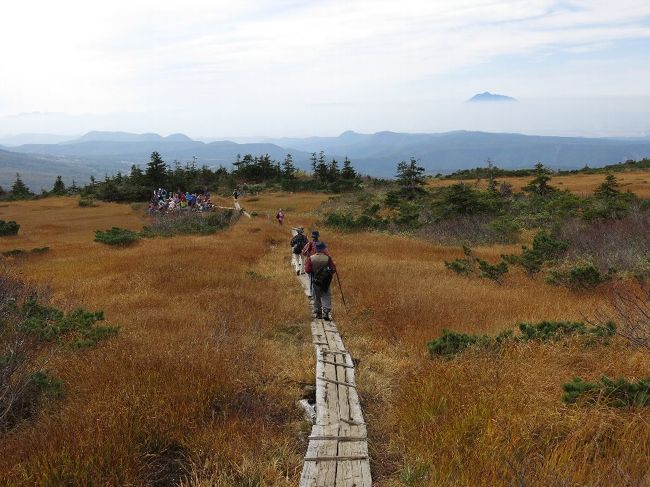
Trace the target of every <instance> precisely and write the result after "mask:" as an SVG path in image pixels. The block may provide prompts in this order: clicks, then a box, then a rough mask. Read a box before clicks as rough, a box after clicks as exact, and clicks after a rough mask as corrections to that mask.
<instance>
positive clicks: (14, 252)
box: [2, 249, 27, 257]
mask: <svg viewBox="0 0 650 487" xmlns="http://www.w3.org/2000/svg"><path fill="white" fill-rule="evenodd" d="M26 254H27V251H26V250H23V249H11V250H5V251H4V252H2V255H3V256H5V257H22V256H23V255H26Z"/></svg>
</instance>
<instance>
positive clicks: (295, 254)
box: [289, 227, 307, 276]
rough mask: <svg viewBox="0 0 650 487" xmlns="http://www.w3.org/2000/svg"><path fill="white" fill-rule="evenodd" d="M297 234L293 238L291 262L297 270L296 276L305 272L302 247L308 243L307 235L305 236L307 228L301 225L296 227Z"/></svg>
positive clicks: (290, 243)
mask: <svg viewBox="0 0 650 487" xmlns="http://www.w3.org/2000/svg"><path fill="white" fill-rule="evenodd" d="M296 232H297V233H296V235H295V237H293V238H292V239H291V242H289V245H291V264H292V265H293V268H294V269H295V271H296V276H299V275H300V274H304V273H305V271H304V270H303V258H302V249H303V248H305V245H307V237H305V230H304V229H303V228H302V227H300V228H296Z"/></svg>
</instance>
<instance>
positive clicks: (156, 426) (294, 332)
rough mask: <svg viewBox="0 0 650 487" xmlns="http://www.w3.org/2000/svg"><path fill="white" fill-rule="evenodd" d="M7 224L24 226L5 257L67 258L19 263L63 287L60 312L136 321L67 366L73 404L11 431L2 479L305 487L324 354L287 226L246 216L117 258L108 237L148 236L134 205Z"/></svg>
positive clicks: (68, 203)
mask: <svg viewBox="0 0 650 487" xmlns="http://www.w3.org/2000/svg"><path fill="white" fill-rule="evenodd" d="M274 201H276V200H274ZM277 201H282V202H283V203H285V202H286V200H282V199H280V198H278V199H277ZM306 201H308V202H309V205H308V206H309V207H310V208H311V207H313V205H312V200H310V199H309V198H306ZM0 218H4V219H16V220H18V221H19V222H20V223H21V224H22V225H23V226H22V228H21V230H20V234H19V236H17V237H12V238H9V239H6V238H3V239H1V240H0V249H2V250H6V249H10V248H16V247H20V248H29V247H32V246H44V245H47V246H49V247H51V249H52V250H51V252H50V253H49V254H48V255H47V256H39V257H34V258H27V259H23V260H20V261H18V264H17V265H19V266H20V271H21V274H22V275H23V276H24V278H25V279H27V280H29V281H33V282H36V283H39V284H41V285H47V286H49V287H50V288H51V292H52V297H53V300H54V301H55V302H56V303H57V304H58V305H60V306H63V307H72V306H74V305H83V306H85V307H87V308H97V309H103V310H104V311H105V312H106V317H107V319H108V320H109V321H110V322H111V323H119V324H120V325H121V326H122V329H121V332H120V335H119V337H118V338H115V339H112V340H110V341H108V342H106V343H105V344H103V345H101V346H99V347H98V348H97V349H94V350H88V351H84V352H82V353H68V354H66V355H65V357H63V358H62V359H61V360H60V361H58V362H57V363H55V364H53V365H52V368H53V369H54V373H55V375H57V376H59V377H61V378H62V379H63V380H64V381H65V386H66V398H65V399H64V400H63V401H61V402H60V403H57V404H55V405H54V406H53V407H52V409H51V410H50V411H47V412H44V413H43V414H41V415H40V417H39V418H38V419H37V420H36V421H34V422H32V423H31V424H26V425H24V426H23V427H21V428H20V429H19V430H17V431H15V432H14V433H13V434H11V435H10V436H8V437H5V438H3V441H2V442H0V453H1V455H0V457H1V458H0V478H2V479H4V480H5V481H6V482H7V483H15V484H24V485H30V484H48V485H60V484H68V483H69V484H74V485H82V484H85V485H91V484H92V485H97V484H110V485H125V484H129V485H142V484H151V485H172V484H173V483H174V481H176V480H178V479H179V478H180V477H182V476H183V474H184V473H189V474H190V476H191V478H192V479H193V481H194V483H196V484H206V483H207V484H211V485H257V484H256V483H255V482H259V483H261V484H264V485H293V484H295V481H296V479H297V477H298V476H299V474H300V469H301V467H302V455H303V450H304V446H305V444H304V443H303V442H304V436H303V435H301V434H300V433H301V430H302V428H304V425H303V423H302V421H301V415H300V413H299V411H298V410H297V408H296V407H295V405H294V402H295V401H296V400H297V399H299V398H300V397H301V387H300V384H299V382H300V381H307V380H310V378H311V377H310V376H311V374H310V370H311V369H312V364H311V358H312V357H311V353H309V348H310V346H309V344H310V341H309V340H307V339H301V338H304V336H305V334H307V333H308V328H307V324H308V322H309V318H308V316H309V315H308V310H307V308H306V306H305V303H304V296H303V295H302V293H301V292H300V290H299V288H298V286H296V285H295V282H294V279H293V278H292V276H291V275H290V273H288V272H285V270H286V268H285V267H284V266H279V265H278V264H280V263H282V262H284V261H285V260H286V259H287V258H288V255H287V249H288V248H289V246H288V239H289V236H288V235H287V230H286V228H285V229H280V228H278V227H277V224H275V225H271V224H268V223H267V222H266V221H265V220H263V219H252V220H249V219H247V218H243V219H242V220H241V221H240V222H239V224H237V225H236V226H235V227H234V228H232V229H230V230H227V231H224V232H222V233H219V234H216V235H214V236H206V237H179V238H172V239H154V240H146V241H140V242H138V243H137V244H136V245H134V246H133V247H130V248H126V249H115V248H108V247H105V246H103V245H101V244H97V243H94V242H93V232H94V230H96V229H104V228H107V227H110V226H113V225H116V226H122V227H128V228H132V229H138V228H140V227H141V226H142V224H143V223H144V218H143V217H142V216H140V215H139V214H136V212H134V211H133V210H132V209H131V208H130V207H129V206H125V205H112V204H101V205H100V206H98V207H97V208H79V207H77V205H76V200H74V199H70V198H61V199H48V200H41V201H34V202H23V203H16V204H12V205H10V206H7V207H2V208H0ZM290 222H291V218H289V223H290ZM285 241H286V242H285ZM276 242H280V243H281V244H282V245H277V244H276ZM249 271H252V272H255V273H256V274H248V275H247V272H249ZM257 275H259V276H263V278H261V279H255V278H251V277H250V276H253V277H255V276H257ZM295 324H299V325H300V326H293V325H295Z"/></svg>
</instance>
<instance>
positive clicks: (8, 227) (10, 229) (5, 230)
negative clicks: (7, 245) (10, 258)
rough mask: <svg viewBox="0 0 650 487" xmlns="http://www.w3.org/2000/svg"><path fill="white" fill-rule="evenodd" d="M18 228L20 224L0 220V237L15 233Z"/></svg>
mask: <svg viewBox="0 0 650 487" xmlns="http://www.w3.org/2000/svg"><path fill="white" fill-rule="evenodd" d="M18 230H20V225H19V224H18V223H16V222H15V221H8V222H6V221H4V220H0V237H6V236H9V235H17V234H18Z"/></svg>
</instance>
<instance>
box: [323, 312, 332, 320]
mask: <svg viewBox="0 0 650 487" xmlns="http://www.w3.org/2000/svg"><path fill="white" fill-rule="evenodd" d="M323 319H324V320H325V321H332V313H330V312H329V311H325V312H323Z"/></svg>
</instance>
